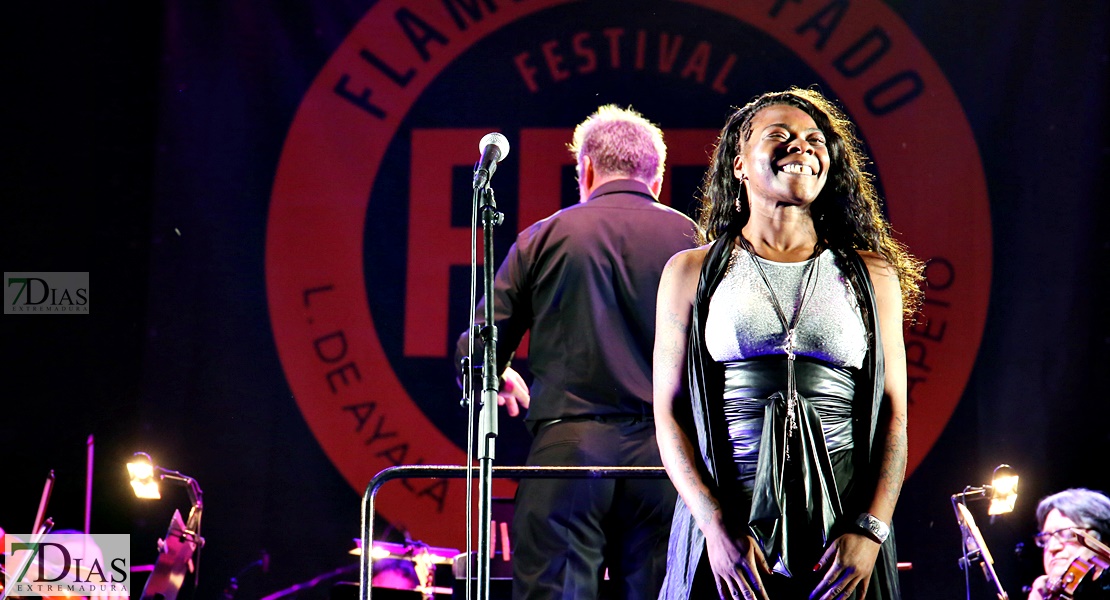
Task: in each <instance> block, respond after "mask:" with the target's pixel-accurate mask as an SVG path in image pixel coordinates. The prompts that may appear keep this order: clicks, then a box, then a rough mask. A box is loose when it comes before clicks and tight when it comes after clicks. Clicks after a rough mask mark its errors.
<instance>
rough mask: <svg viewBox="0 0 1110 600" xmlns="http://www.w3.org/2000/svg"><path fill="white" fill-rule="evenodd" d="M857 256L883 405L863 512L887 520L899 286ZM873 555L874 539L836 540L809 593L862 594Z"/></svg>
mask: <svg viewBox="0 0 1110 600" xmlns="http://www.w3.org/2000/svg"><path fill="white" fill-rule="evenodd" d="M860 255H861V256H862V257H863V258H864V261H865V262H866V264H867V270H868V273H870V275H871V282H872V285H873V286H874V288H875V304H876V306H877V309H878V321H879V335H880V337H881V339H882V343H883V355H884V357H885V364H886V371H885V378H884V380H883V403H882V406H881V407H880V408H879V415H878V419H879V421H878V423H877V425H876V429H875V440H874V442H873V452H872V454H873V457H874V460H875V461H876V464H877V469H878V470H877V477H876V481H875V489H874V492H873V493H872V496H871V500H870V503H869V505H868V509H867V511H868V512H869V513H871V514H872V515H874V516H875V517H877V518H878V519H879V520H881V521H882V522H884V523H887V524H890V520H891V517H893V516H894V505H895V504H896V503H897V502H898V495H899V494H900V493H901V491H902V480H903V479H904V478H905V475H906V453H907V448H906V415H907V412H906V405H907V401H906V395H907V392H906V386H907V384H906V347H905V343H904V341H903V338H902V290H901V288H900V287H899V283H898V274H897V272H896V271H895V270H894V268H893V267H891V266H890V264H889V263H888V262H886V260H884V259H883V258H882V257H880V256H879V255H878V254H875V253H871V252H861V253H860ZM848 516H849V517H851V516H853V515H848ZM878 553H879V544H878V542H876V541H874V540H872V539H871V538H870V537H867V536H866V535H862V534H857V533H849V534H845V535H843V536H841V537H840V538H838V539H837V540H836V542H834V543H833V545H832V546H830V547H829V549H828V551H827V552H826V553H825V555H824V556H823V557H822V558H821V561H820V562H819V563H818V565H817V567H818V568H823V567H825V566H826V565H828V564H829V563H830V561H831V563H832V566H831V567H830V568H829V571H828V572H827V573H826V574H825V577H824V579H822V580H821V583H820V584H819V585H818V586H817V589H816V590H814V597H815V598H821V599H822V600H826V599H832V598H840V597H847V596H848V595H849V594H850V593H851V592H852V590H853V589H855V588H857V587H858V588H859V590H860V592H861V594H860V597H861V598H862V597H864V596H865V595H866V593H867V584H868V581H869V580H870V577H871V572H872V571H873V570H874V568H875V559H876V557H877V556H878Z"/></svg>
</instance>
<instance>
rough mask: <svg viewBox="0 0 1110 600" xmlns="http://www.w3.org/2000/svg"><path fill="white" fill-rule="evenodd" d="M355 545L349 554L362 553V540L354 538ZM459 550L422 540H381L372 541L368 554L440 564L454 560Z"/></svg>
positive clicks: (373, 556) (374, 556)
mask: <svg viewBox="0 0 1110 600" xmlns="http://www.w3.org/2000/svg"><path fill="white" fill-rule="evenodd" d="M354 541H355V547H354V548H352V549H351V550H350V552H349V554H353V555H355V556H361V555H362V540H361V539H359V538H355V540H354ZM458 555H459V551H458V550H456V549H455V548H437V547H435V546H429V545H427V544H425V543H423V542H415V541H414V542H409V543H406V544H400V543H397V542H382V541H377V540H375V541H374V545H373V547H372V550H371V551H370V556H371V558H373V559H379V558H398V559H403V560H412V561H416V560H423V561H427V562H431V563H434V564H440V565H449V564H452V563H453V562H454V559H455V557H456V556H458Z"/></svg>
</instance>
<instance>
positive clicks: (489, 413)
mask: <svg viewBox="0 0 1110 600" xmlns="http://www.w3.org/2000/svg"><path fill="white" fill-rule="evenodd" d="M474 206H475V207H477V208H478V209H479V210H481V213H482V233H483V236H484V237H483V241H484V244H483V259H482V272H483V277H484V279H485V280H484V282H483V288H484V291H483V296H484V298H485V299H486V302H485V307H484V308H485V310H484V312H483V315H484V320H485V325H484V326H483V327H482V329H481V331H480V333H479V334H480V336H481V339H482V343H483V344H484V346H483V348H484V352H483V354H484V357H483V359H482V397H481V404H480V407H481V408H480V410H479V415H478V440H477V443H478V448H477V453H478V466H479V473H478V488H479V492H478V526H479V529H478V598H479V600H489V593H490V590H489V585H490V526H491V524H492V522H493V515H492V510H493V493H492V490H493V459H494V446H495V443H496V440H497V391H498V390H499V389H500V387H501V376H500V374H499V373H497V370H496V369H497V323H496V321H495V317H494V301H493V279H494V267H493V261H494V258H493V228H494V227H496V226H497V225H500V224H501V223H502V222H503V221H504V220H505V216H504V215H503V214H501V213H500V212H498V210H497V203H496V202H494V199H493V189H491V188H490V187H489V185H488V179H487V184H486V185H483V186H479V187H477V188H475V190H474ZM467 537H468V538H469V533H468V534H467ZM468 562H469V560H468ZM467 589H468V590H469V582H468V585H467ZM468 595H469V594H468Z"/></svg>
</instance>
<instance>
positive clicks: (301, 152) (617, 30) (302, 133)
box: [266, 0, 992, 547]
mask: <svg viewBox="0 0 1110 600" xmlns="http://www.w3.org/2000/svg"><path fill="white" fill-rule="evenodd" d="M647 6H652V7H654V6H656V5H654V4H651V5H647V4H645V7H647ZM491 7H494V5H493V4H492V3H491V4H486V3H482V2H473V3H463V2H445V3H425V2H417V1H416V0H392V1H382V2H378V3H377V4H375V5H374V7H373V8H372V9H371V10H369V11H368V12H367V14H366V15H364V17H363V18H362V19H361V21H360V22H359V23H358V25H357V26H356V27H355V28H354V29H353V30H352V32H351V33H350V34H349V35H348V36H347V38H346V39H345V40H344V42H343V43H342V44H341V45H340V47H339V48H337V50H336V51H335V53H334V54H333V56H332V57H331V59H330V60H329V61H328V62H327V64H326V65H325V66H324V67H323V69H322V70H321V71H320V73H319V74H318V76H317V77H316V79H315V81H314V83H313V85H312V86H311V88H310V89H309V90H308V91H307V93H306V94H305V96H304V98H303V100H302V102H301V105H300V107H299V109H298V111H297V113H296V116H295V118H294V120H293V123H292V125H291V126H290V128H289V132H288V135H287V137H286V141H285V146H284V149H283V152H282V155H281V160H280V163H279V165H278V169H277V175H276V178H275V181H274V188H273V195H272V199H271V206H270V213H269V222H268V226H267V240H266V282H267V296H268V301H269V307H270V318H271V323H272V326H273V332H274V337H275V340H276V344H277V348H278V352H279V355H280V359H281V362H282V365H283V368H284V371H285V374H286V377H287V379H288V382H289V386H290V389H291V390H292V392H293V395H294V397H295V399H296V402H297V404H298V406H299V407H300V410H301V412H302V414H303V415H304V417H305V420H306V421H307V423H308V425H309V427H310V428H311V430H312V432H313V434H314V435H315V437H316V438H317V440H318V441H319V443H320V445H321V447H322V448H323V449H324V451H325V453H326V454H327V456H328V457H329V458H330V460H331V461H332V463H333V464H334V465H335V466H336V467H337V468H338V469H339V470H340V472H341V473H342V474H343V476H344V477H345V478H346V479H347V481H348V482H350V484H351V486H352V487H354V488H355V489H356V490H358V491H359V492H360V493H361V492H362V491H363V490H364V489H365V486H366V485H367V483H368V482H369V480H370V479H371V478H372V477H373V476H374V475H375V474H377V473H378V472H380V471H381V470H383V469H385V468H387V467H391V466H395V465H400V464H450V465H459V464H464V461H465V460H466V454H465V452H464V451H463V449H462V448H461V447H460V445H459V443H457V442H456V441H454V440H455V439H462V437H464V436H465V427H464V424H463V423H459V425H458V429H459V430H461V433H457V434H453V433H450V432H448V433H445V432H444V427H443V423H444V422H445V419H444V417H443V414H444V413H447V412H449V410H448V408H449V407H453V406H455V405H456V400H457V392H444V393H443V394H440V395H443V396H445V397H443V398H438V399H428V398H422V397H419V396H418V395H417V394H416V393H414V390H420V393H424V391H425V390H427V389H430V388H428V387H427V386H428V384H429V381H437V382H441V383H440V384H439V388H438V389H440V390H454V389H455V382H454V370H453V367H452V365H451V352H452V349H453V345H454V338H455V336H457V334H458V332H459V331H460V330H461V328H458V327H453V326H452V325H453V323H452V321H451V311H452V309H451V306H456V305H458V304H459V303H463V304H465V303H466V301H467V300H466V298H465V296H464V297H461V298H453V297H452V296H451V294H452V292H451V287H452V286H451V277H452V275H451V273H452V270H455V271H456V272H457V270H458V269H460V268H463V267H465V266H466V265H468V264H469V257H470V240H471V232H470V228H469V221H468V219H469V216H468V215H467V216H465V217H464V218H462V219H460V218H459V217H458V216H455V213H456V212H458V211H454V210H453V206H454V205H455V204H457V203H454V202H453V201H452V197H453V194H455V193H456V190H457V189H458V188H459V187H460V185H459V183H460V182H462V185H463V186H466V187H465V189H463V190H461V191H459V192H458V193H459V194H464V195H465V196H466V200H467V203H466V208H469V202H468V201H469V170H470V168H471V167H472V166H473V163H474V161H475V160H476V159H477V154H478V148H477V143H478V140H479V139H480V138H481V137H482V135H484V134H485V133H488V132H489V131H492V130H500V129H502V127H503V126H505V125H507V124H511V125H514V126H515V129H514V130H513V132H512V133H511V134H508V137H509V138H510V140H511V142H512V144H513V151H512V154H511V155H510V157H508V158H507V159H506V160H505V161H504V162H503V163H502V164H501V166H500V168H499V171H498V174H497V179H498V181H497V182H496V183H497V184H498V185H497V186H495V187H497V189H498V190H501V189H503V188H502V186H506V187H507V188H511V187H513V186H514V184H515V187H517V188H519V190H522V191H523V190H528V192H527V193H523V192H521V193H520V194H519V199H518V200H517V205H516V206H515V207H513V208H514V213H515V214H513V215H509V214H507V216H508V217H509V223H510V224H511V223H512V222H513V221H515V222H516V224H517V229H519V228H521V227H524V226H527V225H528V224H530V223H531V222H534V221H536V220H538V219H540V218H543V217H546V216H547V215H549V214H551V213H552V212H554V211H555V210H557V209H558V208H559V207H560V202H561V200H562V197H563V196H564V195H565V194H563V193H562V190H564V189H566V188H565V187H563V186H565V185H566V183H565V180H566V176H565V174H566V169H567V166H566V165H568V164H570V160H569V156H568V155H567V153H566V151H565V144H566V142H567V141H569V138H570V127H572V126H573V123H575V122H577V121H578V120H580V119H581V118H582V117H584V116H585V115H586V114H587V113H588V112H589V110H592V108H596V106H597V105H598V104H601V103H604V102H610V101H617V100H610V99H609V98H606V97H602V95H601V94H600V93H599V94H597V96H596V97H595V95H594V93H592V91H591V90H592V88H590V87H589V86H590V85H600V86H604V85H609V86H612V85H614V84H613V82H612V80H614V79H619V80H620V82H621V83H620V85H622V86H624V87H625V88H628V89H624V92H625V93H632V94H633V96H634V97H635V98H641V97H642V98H643V100H639V99H635V100H633V103H634V104H635V105H636V107H637V108H640V109H641V110H643V111H644V112H645V114H647V115H648V117H649V118H652V119H653V120H656V121H659V122H661V123H662V124H663V126H664V130H665V132H666V135H667V140H668V146H669V150H670V156H669V159H668V176H667V179H666V180H665V183H666V185H667V188H666V189H665V190H664V194H665V195H669V194H670V190H671V189H672V188H675V189H677V187H676V186H678V184H677V183H673V182H674V181H681V180H682V178H683V172H684V170H685V171H686V172H687V174H688V173H689V172H691V171H697V176H700V170H699V169H704V167H705V166H706V164H707V163H708V159H707V154H706V152H707V149H708V148H709V147H710V146H711V144H712V143H713V141H714V137H715V135H716V132H717V130H718V128H719V127H720V125H721V123H723V120H724V117H725V116H726V115H727V112H728V111H727V107H728V106H729V105H738V104H742V103H743V102H745V101H746V100H747V99H748V97H750V96H751V95H754V94H756V93H759V92H762V91H768V90H770V89H782V88H784V87H785V86H786V85H790V84H794V83H797V84H799V85H806V84H809V83H812V78H813V77H816V78H819V79H820V80H822V81H823V85H822V88H823V90H824V91H825V93H826V94H828V95H830V96H832V97H834V98H836V99H837V100H839V101H840V103H841V104H842V105H843V106H844V107H845V108H846V109H847V111H848V112H849V113H850V114H851V116H852V118H853V120H854V121H855V122H856V124H857V125H858V128H859V131H860V133H861V135H862V137H863V138H864V140H865V142H866V144H867V146H868V150H869V152H870V154H871V157H872V158H873V159H874V162H875V171H876V175H877V177H878V181H879V183H880V185H881V188H882V190H883V194H884V197H885V198H886V200H887V210H888V213H889V215H890V219H891V222H892V223H893V225H894V227H895V229H896V230H897V231H898V232H899V235H900V238H901V239H902V240H903V241H905V242H906V243H907V245H908V246H909V247H910V248H911V250H912V251H913V252H914V253H915V254H916V255H918V256H919V257H921V258H923V259H926V260H928V261H929V267H928V269H927V273H926V274H927V277H928V284H929V287H928V289H927V299H926V305H925V310H924V314H925V319H924V320H923V321H922V322H921V323H919V324H917V325H915V326H912V327H909V328H908V329H907V331H906V345H907V358H908V361H909V378H910V460H909V469H910V471H911V472H912V470H913V469H914V468H915V467H916V466H917V465H918V464H920V462H921V460H922V459H923V458H924V457H925V455H926V454H927V453H928V451H929V449H930V448H931V447H932V445H933V444H934V443H935V441H936V440H937V438H938V437H939V435H940V433H941V431H942V430H943V428H944V427H945V425H946V424H947V422H948V419H949V417H950V416H951V414H952V412H953V410H954V408H955V406H956V404H957V403H958V401H959V399H960V397H961V395H962V393H963V391H964V386H965V385H966V383H967V380H968V377H969V375H970V372H971V368H972V365H973V363H974V359H975V356H976V354H977V351H978V347H979V343H980V339H981V336H982V330H983V326H984V323H985V320H986V311H987V301H988V293H989V289H990V274H991V247H992V246H991V229H990V215H989V204H988V198H987V191H986V184H985V181H984V176H983V172H982V166H981V163H980V159H979V154H978V149H977V146H976V143H975V139H974V137H973V135H972V132H971V128H970V126H969V125H968V123H967V120H966V117H965V116H964V113H963V110H962V109H961V107H960V103H959V101H958V99H957V98H956V96H955V94H954V93H953V91H952V89H951V87H950V86H949V84H948V82H947V81H946V80H945V78H944V75H943V73H941V71H940V70H939V68H938V67H937V66H936V64H935V63H934V62H933V60H932V58H931V57H930V56H929V53H928V52H927V51H926V49H925V48H924V47H923V46H922V45H921V44H920V42H918V41H917V40H916V38H915V37H914V35H913V33H912V32H911V31H910V30H909V29H908V28H907V27H906V25H905V24H904V23H903V22H902V21H901V20H900V19H899V18H898V16H897V15H896V14H894V13H893V12H892V11H891V10H890V8H889V7H887V6H886V5H884V4H883V3H881V2H879V1H878V0H866V1H863V0H861V1H859V2H853V3H829V4H827V5H824V6H810V5H809V4H807V3H787V2H775V1H772V0H763V1H755V0H752V1H747V2H736V1H733V0H730V1H724V0H716V1H715V0H687V1H686V2H681V3H673V2H671V3H659V5H658V9H659V10H647V9H646V8H645V10H643V11H638V12H639V14H636V15H622V14H619V11H616V10H614V9H612V8H609V9H604V8H598V7H595V6H592V5H590V4H589V3H582V4H578V3H569V2H566V1H560V0H531V1H529V2H525V3H503V4H501V5H497V6H496V7H495V8H491ZM587 11H592V12H590V15H591V17H594V18H589V19H587V18H584V17H583V15H582V14H580V13H584V12H587ZM599 11H600V12H599ZM606 11H607V12H609V13H617V14H605V13H606ZM599 15H600V17H599ZM707 22H712V23H713V24H714V27H713V28H712V29H714V30H720V31H721V32H728V31H734V32H741V33H746V34H747V35H732V36H731V37H729V36H726V35H725V34H724V33H721V34H720V35H716V36H715V37H714V34H711V33H706V28H705V27H704V25H705V24H706V23H707ZM559 24H563V25H565V26H562V27H560V26H558V25H559ZM699 25H701V26H702V27H699ZM730 28H731V29H730ZM468 59H470V62H469V63H468V62H467V61H468ZM478 60H482V61H487V62H483V63H482V64H483V65H486V64H488V65H489V69H490V73H489V77H490V79H489V80H488V81H491V82H496V85H494V84H490V85H488V86H485V84H486V83H487V80H486V79H485V78H484V77H485V76H486V75H487V73H485V72H484V71H483V70H479V69H477V68H475V67H476V65H475V63H476V62H477V61H478ZM776 61H784V62H792V63H796V64H797V65H799V67H798V68H800V69H803V70H804V69H809V70H810V71H811V73H812V75H810V77H811V79H810V80H807V81H788V82H785V83H779V82H777V81H774V77H775V76H776V75H775V74H776V72H777V71H778V69H777V67H778V66H779V64H780V63H778V62H776ZM760 69H763V71H760ZM795 70H797V69H795ZM448 74H452V75H453V77H448V76H447V75H448ZM498 74H500V75H498ZM749 75H750V78H749ZM749 79H750V80H753V81H759V82H760V85H766V86H777V87H766V88H765V89H747V88H745V87H744V82H745V81H747V80H749ZM460 81H462V82H464V83H465V84H466V86H465V87H463V86H460V85H459V84H458V82H460ZM580 82H581V83H580ZM629 82H630V83H629ZM576 85H577V87H575V86H576ZM461 89H467V90H469V91H470V92H471V93H482V94H488V99H486V98H477V99H471V100H470V101H469V104H467V103H463V107H464V108H465V107H470V108H468V109H467V110H461V109H456V110H458V113H457V114H453V113H452V110H451V107H450V106H446V107H442V106H441V107H436V109H435V110H430V109H428V108H427V107H423V108H422V106H423V104H427V103H429V102H431V101H433V100H434V101H436V102H438V103H440V104H443V105H450V104H452V102H453V101H454V99H455V97H457V94H458V93H459V91H460V90H461ZM605 89H611V88H605ZM629 90H631V91H629ZM453 94H454V95H455V96H453ZM668 94H670V95H669V96H668ZM744 94H747V95H744ZM565 95H576V96H577V97H578V98H579V100H578V105H579V106H581V107H582V109H581V110H577V108H576V109H575V112H573V114H572V116H570V117H567V118H562V119H554V120H558V121H559V122H549V123H545V122H542V120H543V119H544V118H546V115H547V113H545V112H544V110H541V109H539V108H537V106H539V105H543V106H548V107H554V106H558V104H559V103H560V102H562V98H563V97H564V96H565ZM428 98H431V99H430V100H429V99H428ZM653 99H654V100H653ZM684 99H685V100H684ZM701 99H708V100H707V103H706V104H705V105H706V106H709V107H712V108H713V110H709V109H708V108H706V109H704V110H703V109H702V108H700V106H701V105H700V104H699V101H700V100H701ZM653 101H657V102H661V103H664V102H666V103H669V105H671V106H673V107H672V108H671V109H670V110H671V111H673V114H672V115H671V118H670V119H668V118H667V117H666V116H665V114H659V113H660V112H661V111H663V110H664V109H663V108H660V109H659V110H656V111H654V112H652V111H648V110H645V108H644V105H645V104H650V103H651V102H653ZM589 102H593V104H592V105H589V104H588V103H589ZM422 103H423V104H422ZM530 103H535V105H532V104H530ZM618 103H621V102H620V101H618ZM473 107H484V112H481V111H479V110H478V109H476V108H473ZM717 109H719V110H717ZM552 110H554V109H552ZM714 111H715V112H714ZM477 112H481V114H479V115H478V118H479V119H480V120H479V121H477V122H475V121H474V120H473V119H474V114H475V113H477ZM518 113H519V114H520V115H527V119H523V118H521V117H519V116H515V115H517V114H518ZM570 118H573V120H567V119H570ZM522 120H526V121H527V122H520V121H522ZM537 121H539V122H537ZM670 123H675V124H677V125H680V127H674V126H669V124H670ZM399 134H403V135H399ZM386 164H388V165H390V170H388V171H387V170H385V169H384V168H383V165H386ZM460 171H461V172H462V173H463V174H464V175H465V177H459V176H458V173H459V172H460ZM572 177H573V176H571V179H572ZM687 178H689V177H687ZM695 179H696V177H695ZM503 195H504V196H508V197H510V198H511V197H512V194H511V193H508V192H506V193H504V194H503ZM372 208H373V210H371V209H372ZM508 212H509V211H508V210H506V213H508ZM514 217H515V218H514ZM460 221H464V222H460ZM514 231H515V230H514ZM479 256H480V253H479ZM464 326H465V325H464ZM437 406H438V407H442V408H437ZM448 420H449V419H448ZM499 456H500V455H499ZM513 489H514V484H513V483H512V482H510V481H506V480H498V481H495V485H494V494H495V495H502V496H504V495H511V493H512V490H513ZM465 492H466V488H465V484H464V482H462V481H460V480H407V481H402V482H400V483H397V484H391V485H388V486H385V487H383V488H382V491H381V492H380V493H379V495H378V498H377V505H378V507H379V511H380V513H381V514H382V515H383V516H384V517H385V518H386V519H388V520H390V521H391V522H394V523H400V524H403V525H404V526H405V527H407V528H408V529H409V530H410V532H411V533H412V534H413V535H414V536H416V537H419V538H422V539H425V540H428V541H429V542H431V543H435V544H450V545H455V546H457V547H462V545H463V544H464V543H465V536H464V531H465V517H464V514H465V509H466V506H465V504H466V502H465Z"/></svg>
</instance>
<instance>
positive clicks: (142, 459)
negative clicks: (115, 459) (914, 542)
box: [127, 452, 162, 500]
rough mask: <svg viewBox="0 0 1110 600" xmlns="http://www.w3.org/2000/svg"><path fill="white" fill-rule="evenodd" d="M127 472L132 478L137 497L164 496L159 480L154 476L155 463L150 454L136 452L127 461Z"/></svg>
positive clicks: (153, 498)
mask: <svg viewBox="0 0 1110 600" xmlns="http://www.w3.org/2000/svg"><path fill="white" fill-rule="evenodd" d="M127 474H128V475H129V476H130V478H131V487H132V489H134V490H135V497H136V498H143V499H144V500H158V499H160V498H161V497H162V494H161V492H160V491H159V489H158V480H157V479H155V477H154V463H152V462H151V460H150V455H149V454H146V453H144V452H136V453H135V456H134V458H133V459H132V461H131V462H129V463H127Z"/></svg>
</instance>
